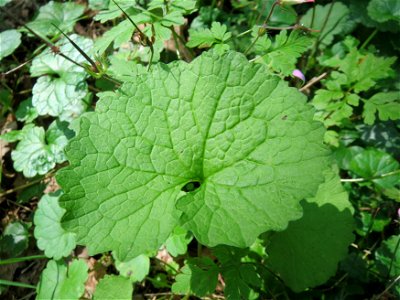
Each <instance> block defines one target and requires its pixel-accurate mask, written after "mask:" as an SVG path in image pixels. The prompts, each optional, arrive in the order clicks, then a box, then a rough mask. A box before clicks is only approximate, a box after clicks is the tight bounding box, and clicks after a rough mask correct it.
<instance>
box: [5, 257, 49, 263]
mask: <svg viewBox="0 0 400 300" xmlns="http://www.w3.org/2000/svg"><path fill="white" fill-rule="evenodd" d="M46 258H47V257H46V256H45V255H32V256H24V257H14V258H9V259H4V260H0V265H7V264H15V263H19V262H23V261H27V260H33V259H46Z"/></svg>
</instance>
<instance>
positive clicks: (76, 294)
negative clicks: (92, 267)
mask: <svg viewBox="0 0 400 300" xmlns="http://www.w3.org/2000/svg"><path fill="white" fill-rule="evenodd" d="M87 271H88V267H87V265H86V263H85V262H84V261H83V260H73V261H72V263H71V264H70V265H68V266H67V265H66V264H65V263H64V262H63V261H61V260H59V261H55V260H50V261H49V262H48V263H47V266H46V269H44V271H43V272H42V275H41V277H40V281H39V284H38V286H37V295H36V299H37V300H48V299H68V300H75V299H76V300H78V299H80V298H81V296H82V295H83V293H84V291H85V282H86V280H87V277H88V272H87Z"/></svg>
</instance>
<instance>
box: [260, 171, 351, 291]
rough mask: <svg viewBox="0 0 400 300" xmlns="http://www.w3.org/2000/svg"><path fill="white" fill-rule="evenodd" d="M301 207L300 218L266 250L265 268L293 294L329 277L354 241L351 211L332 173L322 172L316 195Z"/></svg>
mask: <svg viewBox="0 0 400 300" xmlns="http://www.w3.org/2000/svg"><path fill="white" fill-rule="evenodd" d="M302 205H303V209H304V214H303V217H302V218H301V219H300V220H297V221H293V222H291V223H289V226H288V228H287V229H286V230H284V231H282V232H277V233H275V234H274V235H272V236H271V238H270V239H269V240H268V242H269V245H268V246H267V248H266V250H267V253H268V255H269V257H268V259H267V264H268V265H269V266H270V267H271V269H272V270H274V271H275V272H276V273H277V274H278V275H279V276H280V277H281V278H282V279H283V281H284V282H285V284H286V285H287V286H289V287H290V288H291V289H292V290H293V291H295V292H300V291H303V290H305V289H306V288H309V287H314V286H317V285H319V284H322V283H324V282H326V281H327V280H328V279H329V278H330V277H331V276H333V275H334V274H335V272H336V269H337V265H338V263H339V261H340V260H341V259H343V258H344V257H345V256H346V254H347V248H348V246H349V245H350V243H351V242H352V241H353V240H354V236H353V234H352V231H353V227H354V226H353V216H352V211H353V208H352V205H351V203H350V202H349V201H348V195H347V193H346V192H345V191H344V190H343V187H342V186H341V184H340V181H339V177H338V176H337V175H336V174H335V173H334V172H333V171H332V170H328V171H326V172H325V182H324V183H323V184H321V185H320V187H319V189H318V192H317V195H316V196H315V197H314V198H309V199H307V200H306V201H303V202H302ZM294 270H295V271H294Z"/></svg>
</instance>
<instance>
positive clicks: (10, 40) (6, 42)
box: [0, 29, 21, 60]
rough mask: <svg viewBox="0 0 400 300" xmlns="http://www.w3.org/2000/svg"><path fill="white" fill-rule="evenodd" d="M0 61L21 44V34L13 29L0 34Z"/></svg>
mask: <svg viewBox="0 0 400 300" xmlns="http://www.w3.org/2000/svg"><path fill="white" fill-rule="evenodd" d="M0 41H1V47H0V60H2V59H3V58H4V57H6V56H8V55H10V54H11V53H13V52H14V50H15V49H17V48H18V46H19V45H20V44H21V33H20V32H18V31H17V30H15V29H10V30H6V31H3V32H0Z"/></svg>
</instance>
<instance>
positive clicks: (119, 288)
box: [93, 275, 133, 300]
mask: <svg viewBox="0 0 400 300" xmlns="http://www.w3.org/2000/svg"><path fill="white" fill-rule="evenodd" d="M132 293H133V286H132V283H131V282H130V281H129V279H128V278H125V277H122V276H116V275H106V276H105V277H104V278H103V279H102V280H100V282H99V284H98V285H97V286H96V291H95V293H94V295H93V299H94V300H112V299H115V300H125V299H126V300H131V299H132Z"/></svg>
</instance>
